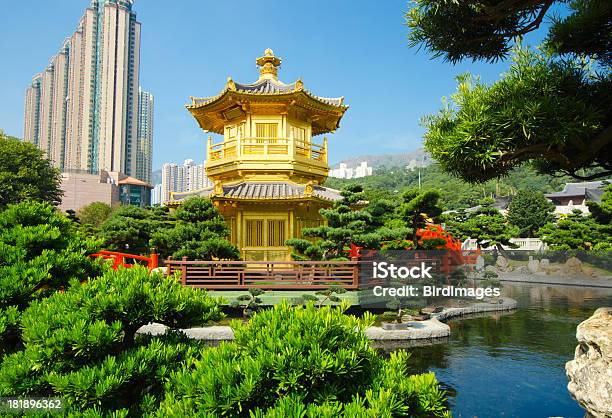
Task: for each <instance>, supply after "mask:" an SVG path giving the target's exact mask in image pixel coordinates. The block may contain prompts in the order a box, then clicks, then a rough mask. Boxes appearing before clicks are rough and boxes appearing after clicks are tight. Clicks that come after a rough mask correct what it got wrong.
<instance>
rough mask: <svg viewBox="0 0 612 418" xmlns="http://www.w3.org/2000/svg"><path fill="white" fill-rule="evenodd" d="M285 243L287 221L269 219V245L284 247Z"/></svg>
mask: <svg viewBox="0 0 612 418" xmlns="http://www.w3.org/2000/svg"><path fill="white" fill-rule="evenodd" d="M284 245H285V221H284V220H276V219H275V220H272V219H270V220H268V247H282V246H284Z"/></svg>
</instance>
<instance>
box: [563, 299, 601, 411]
mask: <svg viewBox="0 0 612 418" xmlns="http://www.w3.org/2000/svg"><path fill="white" fill-rule="evenodd" d="M576 338H577V339H578V347H576V354H575V356H574V360H571V361H568V362H567V363H566V365H565V372H566V374H567V377H568V379H569V383H568V385H567V389H568V390H569V392H570V393H571V394H572V396H573V397H574V398H575V399H576V400H577V401H578V403H580V405H581V406H582V407H583V408H585V409H586V410H587V411H588V412H589V413H590V414H591V415H592V416H594V417H596V418H599V417H612V308H599V309H597V310H596V311H595V313H594V314H593V316H591V317H590V318H589V319H587V320H586V321H584V322H582V323H581V324H580V325H578V329H577V330H576Z"/></svg>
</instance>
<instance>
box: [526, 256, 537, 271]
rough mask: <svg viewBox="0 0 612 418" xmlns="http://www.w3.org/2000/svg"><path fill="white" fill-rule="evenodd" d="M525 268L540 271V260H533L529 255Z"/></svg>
mask: <svg viewBox="0 0 612 418" xmlns="http://www.w3.org/2000/svg"><path fill="white" fill-rule="evenodd" d="M527 268H528V269H529V271H530V272H531V273H537V272H539V271H540V260H534V259H533V258H531V257H530V260H529V262H528V263H527Z"/></svg>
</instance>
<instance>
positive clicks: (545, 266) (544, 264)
mask: <svg viewBox="0 0 612 418" xmlns="http://www.w3.org/2000/svg"><path fill="white" fill-rule="evenodd" d="M540 269H541V270H543V271H548V270H550V260H549V259H548V258H543V259H541V260H540Z"/></svg>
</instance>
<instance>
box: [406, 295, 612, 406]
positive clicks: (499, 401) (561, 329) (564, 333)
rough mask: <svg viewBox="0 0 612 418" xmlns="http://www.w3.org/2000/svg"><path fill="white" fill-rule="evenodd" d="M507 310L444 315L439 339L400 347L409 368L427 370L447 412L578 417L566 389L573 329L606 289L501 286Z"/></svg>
mask: <svg viewBox="0 0 612 418" xmlns="http://www.w3.org/2000/svg"><path fill="white" fill-rule="evenodd" d="M503 294H504V295H505V296H509V297H511V298H514V299H516V300H517V301H518V307H519V308H518V309H517V310H516V311H515V312H510V313H504V314H492V315H486V316H482V317H477V318H462V319H455V320H450V321H449V322H448V324H449V325H450V326H451V332H452V334H451V337H450V339H449V340H447V341H446V342H443V343H440V344H434V345H429V346H423V347H414V348H407V350H408V351H409V352H411V353H412V358H411V364H412V366H411V367H413V370H412V371H413V372H422V371H427V370H430V371H433V372H435V373H436V376H437V377H438V379H439V380H440V381H441V382H442V384H443V387H444V388H445V389H446V390H447V391H448V395H449V396H448V400H449V404H450V407H451V409H452V411H453V416H454V417H476V416H477V417H479V418H483V417H521V418H527V417H583V416H584V414H585V412H584V410H583V409H582V408H581V407H580V406H579V405H578V403H577V402H576V401H574V400H573V399H572V398H571V396H570V394H569V392H568V391H567V377H566V376H565V363H566V362H567V361H569V360H571V359H573V358H574V350H575V348H576V344H577V343H576V336H575V335H576V326H577V325H578V324H579V323H580V322H582V321H583V320H585V319H587V318H588V317H589V316H591V314H592V313H593V312H594V311H595V309H597V308H599V307H602V306H612V289H602V288H581V287H573V286H572V287H570V286H547V285H530V284H508V283H505V284H504V289H503Z"/></svg>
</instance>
